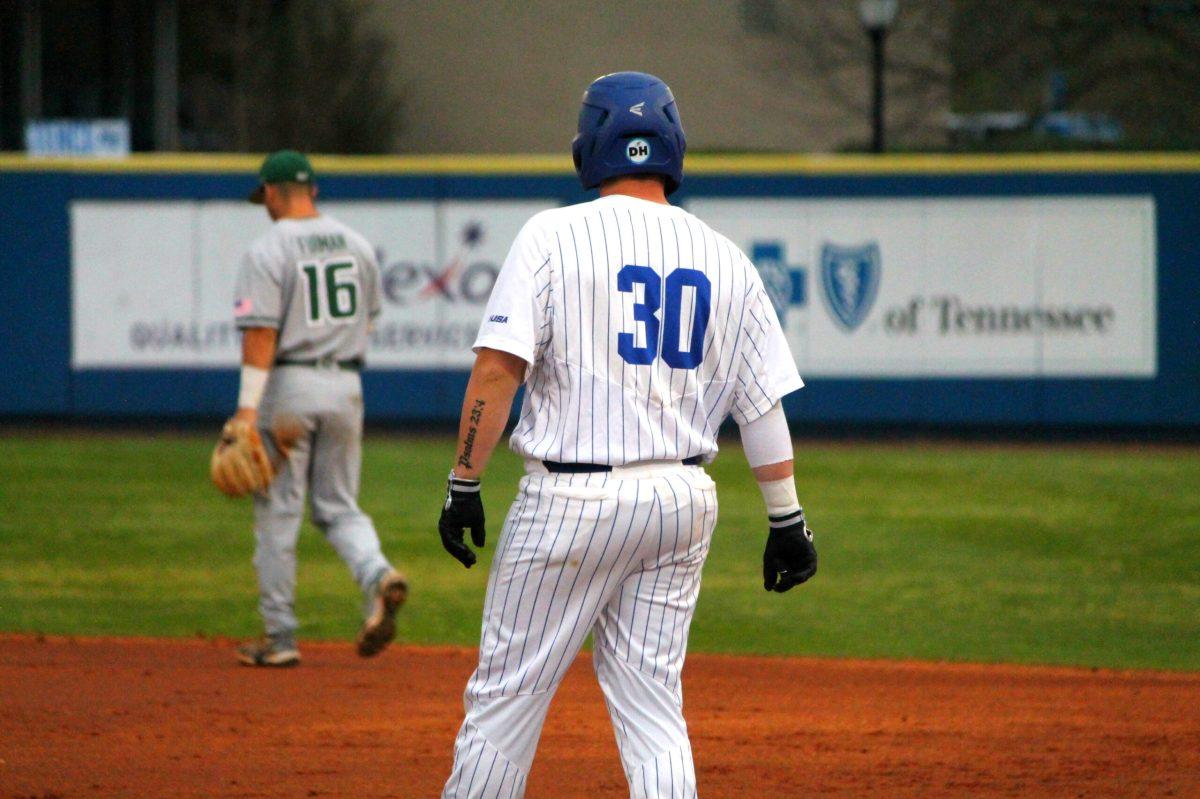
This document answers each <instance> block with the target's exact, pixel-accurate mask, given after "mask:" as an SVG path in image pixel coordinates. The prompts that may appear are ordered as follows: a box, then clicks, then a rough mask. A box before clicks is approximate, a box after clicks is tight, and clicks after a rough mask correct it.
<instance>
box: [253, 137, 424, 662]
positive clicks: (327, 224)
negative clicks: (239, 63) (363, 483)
mask: <svg viewBox="0 0 1200 799" xmlns="http://www.w3.org/2000/svg"><path fill="white" fill-rule="evenodd" d="M259 179H260V183H259V186H258V188H256V189H255V190H254V192H253V193H252V194H251V195H250V201H251V202H255V203H261V204H263V205H265V206H266V209H267V212H268V213H269V214H270V216H271V219H272V220H274V224H273V225H272V227H271V230H270V232H268V233H267V234H266V235H264V236H262V237H261V238H259V239H258V240H257V241H255V242H254V243H253V244H252V245H251V246H250V248H249V250H248V251H247V252H246V254H245V256H244V257H243V259H242V264H241V267H240V269H239V271H238V277H237V286H236V290H235V299H234V317H235V320H236V323H237V326H238V328H239V329H240V330H241V331H242V371H241V388H240V393H239V397H238V409H237V413H236V415H235V417H234V418H235V419H236V418H240V419H245V420H247V421H250V422H253V423H257V424H258V426H259V428H260V429H261V430H263V431H264V439H265V440H266V441H267V442H268V443H269V442H270V440H271V439H270V436H269V435H268V434H265V431H268V430H271V429H272V427H273V426H274V425H275V422H276V421H277V420H279V419H281V418H283V417H286V418H287V419H288V420H289V424H290V425H292V426H298V427H299V428H300V430H299V438H298V440H297V441H296V443H295V445H294V446H293V447H292V448H291V450H290V453H289V455H288V458H287V460H286V461H285V462H284V464H283V465H282V467H281V468H280V471H279V475H278V477H277V478H276V479H275V481H274V482H273V483H271V485H270V487H269V488H268V489H267V490H266V491H265V492H264V493H262V494H260V495H258V496H256V497H255V499H254V535H255V542H256V546H255V552H254V566H255V569H256V570H257V572H258V583H259V605H258V606H259V611H260V613H261V614H262V618H263V624H264V627H265V632H266V635H265V636H264V637H263V638H262V639H261V640H259V641H256V642H252V643H248V644H245V645H243V646H241V647H239V648H238V651H237V653H238V659H239V660H240V661H241V662H242V663H245V664H246V665H251V666H291V665H295V664H296V663H298V662H299V661H300V652H299V650H298V649H297V646H296V630H297V627H298V623H297V621H296V616H295V613H294V611H293V605H294V599H295V591H296V539H297V536H298V534H299V531H300V523H301V521H302V520H303V518H304V504H305V495H306V494H307V495H308V499H309V505H310V507H311V508H312V520H313V523H314V524H316V526H317V527H319V528H320V529H321V531H322V532H323V533H324V534H325V538H326V539H327V540H328V541H329V543H330V544H331V545H332V546H333V548H334V549H335V550H336V551H337V553H338V555H339V556H341V558H342V560H343V561H345V562H346V565H347V566H349V567H350V572H351V574H352V575H353V577H354V580H355V582H357V583H358V585H359V587H360V588H361V589H362V592H363V597H364V616H365V621H364V623H363V626H362V628H361V630H360V631H359V633H358V639H357V648H358V654H360V655H362V656H364V657H369V656H371V655H375V654H377V653H379V652H380V651H382V650H383V648H384V647H386V646H387V645H388V643H389V642H390V641H391V640H392V639H393V638H394V637H395V631H396V626H395V615H396V611H397V609H399V607H400V606H401V605H402V604H403V603H404V600H405V598H406V597H407V593H408V585H407V582H406V581H405V578H404V577H403V576H402V575H401V574H400V573H398V572H397V571H396V570H394V569H393V568H392V567H391V565H390V564H389V563H388V561H387V559H386V558H385V557H384V556H383V553H382V551H381V550H380V546H379V536H378V535H377V534H376V532H375V527H374V525H373V524H372V522H371V519H370V517H369V516H367V515H366V514H365V513H363V512H362V511H361V510H359V507H358V499H357V497H358V486H359V471H360V468H361V461H362V424H363V402H362V384H361V381H360V377H359V372H360V370H361V369H362V366H363V357H364V353H365V352H366V348H367V339H368V330H369V325H370V322H371V319H372V318H373V317H375V316H376V315H378V313H379V311H380V301H381V299H380V296H381V286H380V274H379V265H378V263H377V262H376V259H375V253H374V251H373V249H372V248H371V246H370V244H368V243H367V241H366V240H365V239H364V238H363V237H362V236H360V235H359V234H358V233H356V232H354V231H353V230H351V229H350V228H348V227H347V226H346V225H344V224H342V223H341V222H338V221H337V220H336V219H333V218H332V217H329V216H327V215H325V214H321V213H318V211H317V208H316V204H315V198H316V193H317V192H316V185H315V183H314V174H313V170H312V166H311V165H310V164H309V162H308V159H307V158H305V157H304V156H303V155H302V154H300V153H298V152H295V151H291V150H282V151H279V152H276V153H272V154H271V155H270V156H268V157H267V159H266V160H265V161H264V162H263V165H262V168H261V169H260V170H259Z"/></svg>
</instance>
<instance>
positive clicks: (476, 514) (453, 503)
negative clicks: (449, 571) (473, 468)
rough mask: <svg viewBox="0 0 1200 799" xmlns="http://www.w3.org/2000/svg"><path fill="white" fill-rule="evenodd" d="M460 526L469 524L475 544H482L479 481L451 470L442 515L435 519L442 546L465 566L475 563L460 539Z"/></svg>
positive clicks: (464, 526) (469, 549)
mask: <svg viewBox="0 0 1200 799" xmlns="http://www.w3.org/2000/svg"><path fill="white" fill-rule="evenodd" d="M463 528H470V530H471V540H472V541H473V542H475V546H477V547H481V546H483V541H484V536H485V533H484V530H483V502H482V501H481V500H480V498H479V481H478V480H463V479H462V478H459V477H455V476H454V472H451V473H450V479H449V480H448V481H447V483H446V503H445V504H444V505H443V506H442V518H441V519H439V520H438V532H439V533H441V536H442V546H443V547H445V548H446V551H447V552H449V553H450V554H451V555H453V556H454V558H455V559H456V560H457V561H458V562H459V563H461V564H462V565H464V566H466V567H467V568H468V569H469V568H471V567H472V566H474V565H475V553H474V552H472V551H471V548H470V547H469V546H467V545H466V544H465V543H463Z"/></svg>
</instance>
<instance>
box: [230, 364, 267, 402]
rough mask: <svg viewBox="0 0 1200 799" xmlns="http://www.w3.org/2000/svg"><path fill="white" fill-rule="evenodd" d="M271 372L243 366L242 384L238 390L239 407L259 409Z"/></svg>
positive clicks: (247, 365) (246, 365)
mask: <svg viewBox="0 0 1200 799" xmlns="http://www.w3.org/2000/svg"><path fill="white" fill-rule="evenodd" d="M270 375H271V372H270V371H269V370H267V369H259V368H258V367H257V366H250V365H249V364H242V383H241V388H240V389H239V390H238V407H239V408H252V409H254V410H257V409H258V404H259V403H260V402H262V397H263V392H264V391H266V389H267V378H268V377H269V376H270Z"/></svg>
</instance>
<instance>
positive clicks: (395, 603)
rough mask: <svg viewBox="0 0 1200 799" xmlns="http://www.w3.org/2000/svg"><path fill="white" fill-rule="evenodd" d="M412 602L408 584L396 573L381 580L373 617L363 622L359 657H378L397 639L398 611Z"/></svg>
mask: <svg viewBox="0 0 1200 799" xmlns="http://www.w3.org/2000/svg"><path fill="white" fill-rule="evenodd" d="M406 599H408V581H407V580H406V579H405V578H404V575H402V574H400V572H398V571H395V570H392V571H388V572H387V573H385V574H384V575H383V576H382V577H380V578H379V582H378V583H377V584H376V586H375V591H374V596H372V597H371V606H370V607H371V613H370V615H369V616H367V620H366V621H365V622H363V626H362V629H361V630H359V631H358V638H357V640H356V641H355V643H356V644H357V647H358V654H359V655H360V656H362V657H365V658H369V657H371V656H373V655H378V654H379V653H380V652H382V651H383V650H384V649H386V648H387V645H388V644H390V643H391V642H392V639H393V638H395V637H396V611H398V610H399V609H400V606H401V605H403V604H404V600H406Z"/></svg>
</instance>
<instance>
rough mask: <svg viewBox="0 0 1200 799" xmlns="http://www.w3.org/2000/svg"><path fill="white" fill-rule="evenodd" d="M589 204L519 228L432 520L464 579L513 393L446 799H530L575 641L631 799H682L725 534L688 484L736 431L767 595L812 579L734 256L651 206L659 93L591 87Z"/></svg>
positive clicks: (671, 119) (708, 492)
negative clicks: (694, 680) (696, 643)
mask: <svg viewBox="0 0 1200 799" xmlns="http://www.w3.org/2000/svg"><path fill="white" fill-rule="evenodd" d="M573 149H574V156H575V165H576V168H577V170H578V172H579V177H580V180H581V182H582V183H583V185H584V187H585V188H594V187H599V189H600V198H599V199H597V200H594V201H592V202H587V203H582V204H580V205H574V206H570V207H567V208H559V209H554V210H550V211H546V212H543V213H541V214H538V215H536V216H534V217H533V218H532V219H531V220H530V221H529V222H528V223H527V224H526V225H525V227H524V228H523V229H522V231H521V232H520V234H519V235H518V236H517V239H516V241H515V242H514V244H513V247H512V250H511V251H510V253H509V255H508V258H507V260H506V261H505V263H504V266H503V267H502V269H501V272H500V276H499V278H498V280H497V283H496V286H495V288H494V289H493V292H492V295H491V298H490V300H489V302H488V306H487V310H486V311H485V316H484V321H483V324H482V325H481V327H480V330H479V336H478V338H477V339H476V341H475V351H476V353H477V356H476V361H475V366H474V369H473V370H472V373H471V379H470V382H469V383H468V385H467V392H466V397H465V399H464V402H463V413H462V420H461V423H460V436H459V439H460V440H459V445H458V450H457V455H456V459H455V462H454V466H453V470H452V471H451V473H450V479H449V484H448V487H447V495H446V500H445V502H444V504H443V509H442V516H441V520H440V522H439V532H440V534H441V538H442V544H443V546H444V547H445V548H446V550H447V551H449V552H450V554H451V555H453V556H454V557H455V558H457V559H458V560H460V561H461V562H462V563H463V564H464V565H465V566H468V567H470V566H471V565H472V564H474V562H475V559H476V555H475V553H474V551H472V550H471V548H470V547H468V546H467V545H466V544H465V543H464V540H463V537H464V531H465V530H468V529H469V530H470V533H471V539H472V541H473V542H474V544H475V545H476V546H482V545H483V544H484V540H485V531H484V513H483V506H482V503H481V502H480V496H479V486H480V483H479V480H480V477H481V475H482V474H483V471H484V468H485V467H486V465H487V463H488V459H489V457H490V456H491V453H492V451H493V449H494V447H495V446H496V444H497V442H498V441H499V438H500V435H501V433H502V432H503V429H504V425H505V422H506V421H507V419H508V415H509V410H510V408H511V403H512V400H513V397H514V395H515V392H516V390H517V387H518V386H519V385H520V384H521V383H525V386H526V391H525V399H524V404H523V407H522V409H521V414H520V418H519V421H518V423H517V426H516V429H515V430H514V432H513V435H512V440H511V446H512V448H513V449H514V450H515V451H516V452H517V453H518V454H520V455H521V456H522V457H523V458H524V459H525V468H526V475H525V476H524V478H522V480H521V483H520V487H519V490H518V492H517V498H516V500H515V502H514V503H513V505H512V508H511V510H510V511H509V513H508V517H507V518H506V519H505V522H504V527H503V529H502V531H501V533H500V542H499V544H498V546H497V550H496V554H495V557H494V558H493V560H492V568H491V574H490V575H489V579H488V587H487V594H486V598H485V602H484V610H483V630H482V638H481V641H480V647H479V663H478V666H477V668H476V670H475V673H474V674H473V675H472V676H471V679H470V681H469V683H468V684H467V690H466V695H465V705H466V718H465V720H464V721H463V724H462V727H461V729H460V730H459V733H458V739H457V741H456V743H455V749H454V765H453V767H452V772H451V774H450V778H449V780H448V781H447V783H446V786H445V791H444V793H443V796H445V797H458V798H459V799H463V798H465V797H519V796H521V795H523V793H524V789H525V783H526V779H527V776H528V773H529V768H530V765H531V764H532V762H533V756H534V750H535V749H536V747H537V741H538V737H539V736H540V734H541V728H542V723H543V721H544V719H545V715H546V711H547V709H548V708H549V704H550V700H551V697H552V696H553V694H554V691H555V689H556V688H557V687H558V684H559V682H560V681H561V680H562V677H563V675H564V674H565V673H566V670H567V668H568V667H569V666H570V664H571V661H572V660H574V658H575V655H576V654H577V652H578V651H579V648H580V646H581V645H582V644H583V642H584V639H585V638H586V637H587V635H588V634H589V633H590V634H591V635H592V637H593V642H594V651H593V665H594V667H595V671H596V676H597V678H598V680H599V682H600V686H601V688H602V689H603V691H604V695H605V699H606V701H607V705H608V710H609V714H610V716H611V717H612V722H613V728H614V730H615V732H616V738H617V745H618V749H619V751H620V755H621V761H622V763H623V766H624V770H625V775H626V778H627V779H628V782H629V792H630V796H632V797H679V798H680V799H683V798H686V797H694V796H696V774H695V768H694V765H693V762H692V752H691V746H690V744H689V742H688V735H687V726H686V724H685V723H684V718H683V692H682V687H681V682H680V678H681V673H682V669H683V661H684V653H685V650H686V648H687V638H688V628H689V625H690V624H691V620H692V614H693V611H694V609H695V604H696V598H697V596H698V593H699V590H700V572H701V568H702V567H703V565H704V560H705V557H706V556H707V554H708V548H709V541H710V538H711V536H712V532H713V528H714V527H715V525H716V521H717V495H716V487H715V485H714V483H713V481H712V480H711V479H710V478H709V477H708V475H707V474H706V473H705V470H704V464H706V463H708V462H710V461H711V460H712V458H713V457H714V456H715V454H716V451H717V439H716V436H717V430H718V428H719V427H720V424H721V422H722V421H723V420H724V419H725V418H726V417H727V416H729V415H732V416H733V418H734V420H735V421H736V422H737V423H738V425H739V427H740V429H741V434H742V441H743V444H744V448H745V451H746V457H747V460H748V461H749V463H750V466H751V467H752V470H753V472H754V475H755V477H756V479H757V480H758V481H759V486H760V488H761V489H762V493H763V497H764V499H765V501H766V506H767V516H768V521H767V524H766V525H765V526H766V527H767V529H768V532H767V540H766V546H765V551H764V553H763V585H764V587H765V588H766V589H767V590H769V591H777V592H783V591H787V590H789V589H791V588H792V587H793V586H795V585H798V584H800V583H802V582H804V581H805V580H807V579H808V578H810V577H811V576H812V575H813V574H814V573H815V572H816V566H817V557H816V550H815V549H814V548H813V542H812V535H811V533H810V532H809V530H808V528H807V526H806V524H805V520H804V512H803V510H802V509H801V507H800V504H799V501H798V499H797V495H796V486H795V481H794V478H793V473H792V457H793V456H792V445H791V437H790V435H789V431H788V426H787V420H786V418H785V417H784V415H783V411H782V408H781V406H780V399H781V398H782V397H783V396H784V395H785V394H787V393H789V392H791V391H794V390H796V389H798V388H800V387H801V386H802V385H803V383H802V381H801V379H800V376H799V375H798V374H797V372H796V365H795V361H794V360H793V358H792V355H791V353H790V351H789V350H788V346H787V342H786V340H785V339H784V336H783V331H782V329H781V328H780V326H779V321H778V319H777V317H776V315H775V312H774V310H773V308H772V306H771V302H770V300H769V298H768V296H767V293H766V290H765V288H764V286H763V282H762V280H761V279H760V278H759V276H758V273H757V271H756V270H755V268H754V266H753V265H752V264H751V263H750V261H749V260H748V259H747V258H746V256H745V255H744V254H743V253H742V252H741V251H740V250H739V249H738V248H737V247H736V246H734V245H733V244H732V243H730V242H729V240H728V239H726V238H724V237H723V236H721V235H720V234H718V233H716V232H714V231H713V230H712V229H711V228H709V227H708V226H707V225H705V224H704V223H703V222H702V221H700V220H699V219H697V218H696V217H694V216H692V215H691V214H689V213H687V212H685V211H683V210H682V209H680V208H677V207H674V206H671V205H669V204H668V203H667V199H666V198H667V195H668V194H670V193H671V192H672V191H674V190H675V189H676V188H677V187H678V186H679V183H680V181H681V180H682V179H683V155H684V149H685V143H684V134H683V128H682V126H681V124H680V121H679V114H678V111H677V109H676V106H675V101H674V97H673V96H672V94H671V91H670V89H669V88H667V86H666V85H665V84H664V83H663V82H662V81H660V80H659V79H657V78H655V77H654V76H652V75H646V74H643V73H638V72H621V73H616V74H613V75H607V76H605V77H602V78H600V79H598V80H596V81H595V82H594V83H593V84H592V85H591V86H590V87H589V88H588V90H587V92H586V93H585V95H584V99H583V107H582V109H581V111H580V115H579V133H578V135H577V136H576V137H575V142H574V147H573Z"/></svg>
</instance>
